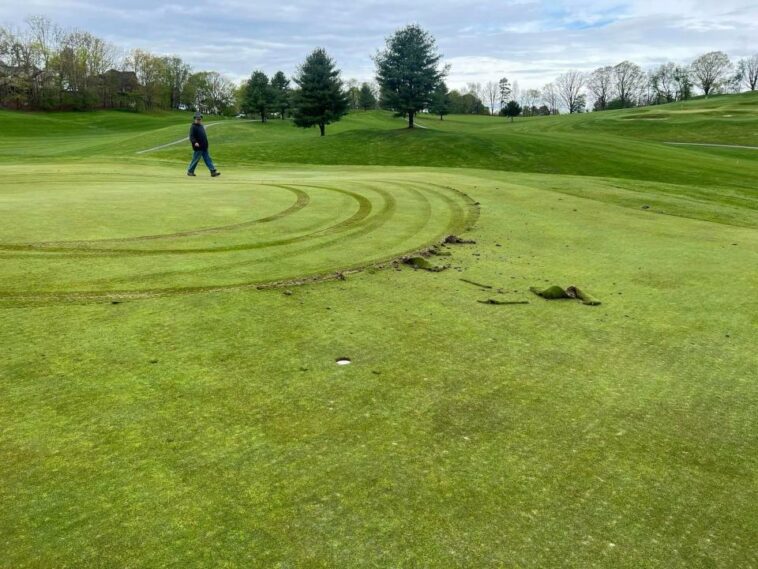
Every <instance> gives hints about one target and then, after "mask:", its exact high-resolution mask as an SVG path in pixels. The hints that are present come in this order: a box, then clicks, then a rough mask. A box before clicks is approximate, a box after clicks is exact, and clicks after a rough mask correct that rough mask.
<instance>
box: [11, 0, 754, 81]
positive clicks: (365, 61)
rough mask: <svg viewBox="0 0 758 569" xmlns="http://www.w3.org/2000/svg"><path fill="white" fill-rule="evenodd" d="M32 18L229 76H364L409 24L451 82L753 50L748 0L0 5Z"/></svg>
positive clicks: (14, 18) (32, 1)
mask: <svg viewBox="0 0 758 569" xmlns="http://www.w3.org/2000/svg"><path fill="white" fill-rule="evenodd" d="M127 4H128V7H125V5H127ZM19 6H23V8H21V9H20V8H19ZM20 10H22V11H21V12H20ZM30 15H45V16H48V17H49V18H50V19H52V20H53V21H55V22H56V23H58V24H59V25H61V26H63V27H65V28H80V29H83V30H87V31H89V32H92V33H93V34H95V35H97V36H100V37H102V38H104V39H107V40H108V41H110V42H112V43H114V44H116V45H117V46H118V47H119V48H121V49H123V50H129V49H132V48H136V47H140V48H142V49H147V50H149V51H151V52H153V53H158V54H177V55H179V56H181V57H182V58H183V59H184V60H185V61H187V62H188V63H190V64H191V65H192V67H193V68H194V69H195V70H215V71H220V72H222V73H224V74H226V75H227V76H228V77H230V78H231V79H234V80H241V79H243V78H244V77H246V76H249V74H250V72H251V71H252V70H254V69H262V70H263V71H265V72H267V73H269V74H271V73H273V72H275V71H277V70H279V69H281V70H283V71H284V72H285V73H287V74H288V75H289V74H291V73H292V72H294V70H295V68H296V67H297V65H298V64H299V63H300V62H302V60H303V59H304V58H305V56H306V55H307V54H308V53H309V52H310V51H311V50H312V49H313V48H315V47H325V48H326V49H327V51H328V52H329V53H330V54H331V55H332V56H333V57H334V58H335V59H336V60H337V63H338V65H339V66H340V68H341V69H342V71H343V78H345V79H347V78H357V79H359V80H369V79H371V78H372V75H373V63H372V60H371V56H372V55H373V54H374V53H375V52H376V50H377V49H378V48H381V47H382V46H383V45H384V40H385V38H386V37H387V36H388V35H390V34H391V33H392V32H393V31H394V30H395V29H397V28H398V27H401V26H403V25H405V24H408V23H418V24H420V25H421V26H422V27H424V28H426V29H427V30H429V31H430V32H431V33H432V34H433V35H434V36H435V37H436V38H437V43H438V46H439V48H440V51H441V52H442V54H443V55H444V56H445V61H446V62H448V63H450V64H451V72H450V76H449V78H448V84H449V85H450V86H451V87H461V86H463V85H465V83H467V82H469V81H480V82H486V81H488V80H495V81H496V80H497V79H498V78H499V77H502V76H504V75H505V76H508V77H509V78H511V79H517V80H518V81H519V83H520V85H521V87H522V88H524V87H539V86H541V85H543V84H544V83H546V82H548V81H550V80H552V79H553V78H554V77H555V76H556V75H558V74H559V73H561V72H563V71H566V70H567V69H571V68H576V69H582V70H591V69H594V68H596V67H598V66H601V65H608V64H614V63H618V62H619V61H621V60H623V59H630V60H632V61H635V62H636V63H639V64H640V65H642V66H643V67H648V66H652V65H654V64H657V63H661V62H664V61H668V60H670V61H675V62H685V61H689V60H691V59H692V58H693V57H694V56H696V55H699V54H701V53H704V52H706V51H712V50H722V51H726V52H727V53H728V54H729V55H730V56H732V57H733V58H739V57H744V56H746V55H749V54H751V53H755V52H758V2H756V0H618V1H613V0H577V1H567V0H554V1H543V0H489V1H484V0H459V1H456V2H449V1H446V0H435V1H432V0H416V1H415V2H414V1H409V0H352V1H349V0H348V1H341V2H333V1H332V0H193V1H192V2H186V1H184V2H181V3H180V2H179V0H174V1H172V2H162V1H160V0H129V1H128V2H123V0H25V1H24V2H23V3H22V4H21V5H19V4H18V3H16V2H14V1H12V0H0V25H6V26H13V27H16V28H18V27H21V26H22V25H23V20H24V18H25V17H26V16H30Z"/></svg>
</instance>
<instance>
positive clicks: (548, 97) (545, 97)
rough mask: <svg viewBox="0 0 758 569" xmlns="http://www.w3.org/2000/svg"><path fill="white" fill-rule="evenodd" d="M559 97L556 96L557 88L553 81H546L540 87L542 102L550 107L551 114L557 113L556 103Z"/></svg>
mask: <svg viewBox="0 0 758 569" xmlns="http://www.w3.org/2000/svg"><path fill="white" fill-rule="evenodd" d="M559 99H560V97H559V96H558V89H557V88H556V86H555V83H548V84H547V85H545V86H544V87H542V102H543V103H545V105H546V106H547V108H548V109H550V114H551V115H557V114H558V103H559Z"/></svg>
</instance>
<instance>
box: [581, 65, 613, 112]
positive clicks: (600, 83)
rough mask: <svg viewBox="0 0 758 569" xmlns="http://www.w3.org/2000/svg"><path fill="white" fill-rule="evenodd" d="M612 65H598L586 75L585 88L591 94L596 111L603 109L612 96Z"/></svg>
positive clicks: (606, 106)
mask: <svg viewBox="0 0 758 569" xmlns="http://www.w3.org/2000/svg"><path fill="white" fill-rule="evenodd" d="M613 84H614V81H613V67H612V66H610V65H608V66H606V67H598V68H597V69H595V71H593V72H592V73H591V74H590V75H589V77H587V89H588V90H589V92H590V94H591V95H592V97H593V99H594V100H595V102H594V107H595V110H596V111H604V110H605V109H606V108H608V103H609V102H610V101H611V100H612V99H613V97H614V90H613Z"/></svg>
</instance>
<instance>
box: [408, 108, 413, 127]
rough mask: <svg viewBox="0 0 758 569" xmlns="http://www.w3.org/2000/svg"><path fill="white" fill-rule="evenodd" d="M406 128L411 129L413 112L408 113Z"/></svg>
mask: <svg viewBox="0 0 758 569" xmlns="http://www.w3.org/2000/svg"><path fill="white" fill-rule="evenodd" d="M408 128H413V111H410V112H409V113H408Z"/></svg>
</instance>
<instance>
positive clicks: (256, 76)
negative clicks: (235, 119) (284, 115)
mask: <svg viewBox="0 0 758 569" xmlns="http://www.w3.org/2000/svg"><path fill="white" fill-rule="evenodd" d="M273 95H274V93H273V90H272V89H271V86H270V85H269V82H268V77H266V74H265V73H264V72H263V71H254V72H253V74H252V75H251V76H250V79H248V81H247V84H246V85H245V98H244V100H243V102H242V110H243V111H244V112H245V113H259V114H260V115H261V122H266V113H267V112H268V110H269V108H270V107H271V106H273V103H274V96H273Z"/></svg>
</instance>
